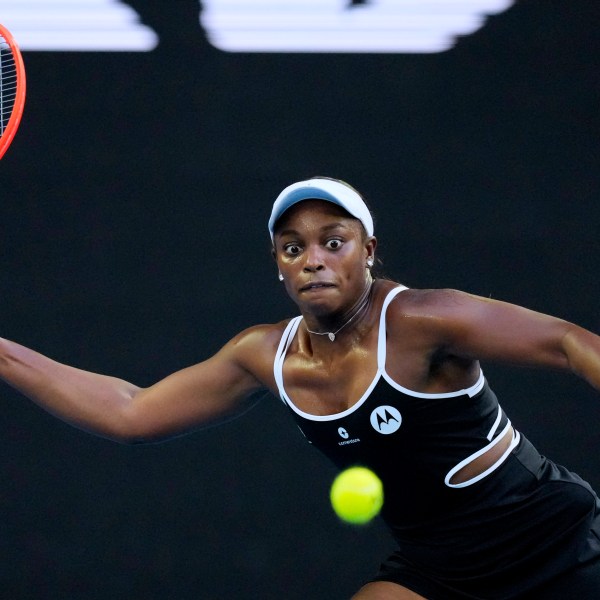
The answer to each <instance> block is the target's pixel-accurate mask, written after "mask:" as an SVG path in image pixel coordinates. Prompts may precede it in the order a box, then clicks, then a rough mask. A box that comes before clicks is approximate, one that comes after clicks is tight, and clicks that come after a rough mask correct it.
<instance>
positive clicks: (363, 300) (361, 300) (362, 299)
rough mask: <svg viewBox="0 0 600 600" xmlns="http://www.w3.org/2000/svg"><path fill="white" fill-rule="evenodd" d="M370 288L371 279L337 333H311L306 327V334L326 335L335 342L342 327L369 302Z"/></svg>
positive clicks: (371, 285)
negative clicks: (354, 308) (350, 314)
mask: <svg viewBox="0 0 600 600" xmlns="http://www.w3.org/2000/svg"><path fill="white" fill-rule="evenodd" d="M372 287H373V280H372V279H371V281H370V282H369V285H368V286H367V287H366V288H365V290H364V292H363V293H362V295H361V297H360V298H359V300H358V302H357V303H356V304H355V305H354V306H356V307H357V308H356V310H354V311H351V312H352V313H353V314H352V316H351V317H350V318H349V319H348V320H347V321H346V322H345V323H344V324H343V325H342V326H341V327H340V328H339V329H338V330H337V331H312V330H311V329H309V328H308V327H306V331H308V333H312V334H313V335H326V336H327V337H328V338H329V340H330V341H331V342H334V341H335V336H336V335H337V334H338V333H339V332H340V331H341V330H342V329H344V327H346V325H348V324H349V323H351V322H352V321H354V319H355V318H356V317H357V316H358V315H359V314H360V313H361V312H362V311H363V309H364V308H365V307H366V306H367V304H368V303H369V300H370V299H371V288H372Z"/></svg>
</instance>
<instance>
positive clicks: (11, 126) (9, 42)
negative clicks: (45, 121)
mask: <svg viewBox="0 0 600 600" xmlns="http://www.w3.org/2000/svg"><path fill="white" fill-rule="evenodd" d="M0 44H1V48H0V55H1V60H2V64H0V96H1V97H0V103H1V104H2V105H4V97H5V93H7V92H6V91H5V90H4V89H1V88H2V86H3V85H4V76H3V75H2V73H1V69H2V68H3V67H4V65H5V62H10V63H11V67H12V63H14V74H15V78H14V82H11V83H10V86H9V91H8V93H10V94H11V96H12V94H13V90H14V102H13V104H12V108H11V109H10V117H9V119H8V121H7V123H6V127H4V128H3V129H2V127H3V125H4V114H2V115H0V116H1V118H2V122H1V123H0V159H1V158H2V157H3V156H4V153H5V152H6V151H7V150H8V147H9V146H10V144H11V142H12V141H13V138H14V137H15V133H16V132H17V129H18V127H19V123H20V122H21V115H22V114H23V108H24V106H25V88H26V84H25V65H24V64H23V57H22V56H21V52H20V50H19V47H18V46H17V44H16V42H15V40H14V38H13V36H12V35H11V33H10V31H8V30H7V29H6V28H5V27H3V26H2V25H0ZM8 53H10V55H11V57H12V60H10V61H6V60H5V59H6V57H7V55H8ZM2 111H4V107H3V106H2Z"/></svg>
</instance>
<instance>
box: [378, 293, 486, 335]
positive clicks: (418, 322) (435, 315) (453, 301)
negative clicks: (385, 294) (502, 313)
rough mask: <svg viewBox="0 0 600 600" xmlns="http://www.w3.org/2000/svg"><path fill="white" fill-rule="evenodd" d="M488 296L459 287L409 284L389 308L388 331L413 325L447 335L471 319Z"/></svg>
mask: <svg viewBox="0 0 600 600" xmlns="http://www.w3.org/2000/svg"><path fill="white" fill-rule="evenodd" d="M481 301H484V302H485V299H484V298H477V297H476V296H473V295H471V294H468V293H467V292H463V291H460V290H455V289H448V288H440V289H414V288H408V289H406V290H404V291H402V292H401V293H399V294H397V295H396V296H395V298H394V299H393V301H392V302H391V303H390V305H389V307H388V309H387V312H386V322H387V323H388V331H390V332H393V331H395V330H396V328H401V329H402V331H406V328H407V327H408V328H410V329H411V330H414V331H419V332H421V333H422V334H425V333H430V334H433V335H435V336H436V337H437V336H438V335H441V336H445V335H447V334H448V333H450V332H453V331H456V329H457V328H459V327H460V326H461V323H462V324H464V323H465V322H467V321H468V320H469V318H470V317H471V316H472V315H473V311H474V310H476V307H477V305H478V304H479V303H480V302H481Z"/></svg>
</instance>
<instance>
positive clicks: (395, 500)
mask: <svg viewBox="0 0 600 600" xmlns="http://www.w3.org/2000/svg"><path fill="white" fill-rule="evenodd" d="M405 289H407V288H405V287H397V288H394V289H393V290H391V292H390V293H389V294H388V295H387V297H386V298H385V300H384V303H383V306H382V309H381V315H380V323H379V337H378V350H377V367H378V368H377V373H376V375H375V377H374V379H373V381H372V382H371V385H370V386H369V387H368V389H367V390H366V391H365V393H364V394H363V396H362V397H361V398H360V399H359V400H358V402H356V403H355V404H354V405H353V406H351V407H350V408H349V409H347V410H345V411H343V412H340V413H337V414H333V415H327V416H316V415H311V414H308V413H306V412H303V411H302V410H300V409H299V408H298V407H297V406H296V405H295V404H294V402H293V399H291V398H290V397H289V396H288V395H287V394H286V391H285V382H284V379H283V363H284V361H285V356H286V352H287V349H288V348H289V346H290V344H291V342H292V340H293V338H294V336H295V334H296V331H297V329H298V326H299V325H300V322H301V320H302V317H296V318H295V319H292V321H290V323H289V324H288V326H287V328H286V330H285V332H284V334H283V336H282V340H281V342H280V345H279V348H278V351H277V354H276V358H275V363H274V374H275V381H276V382H277V386H278V390H279V394H280V397H281V399H282V400H283V401H284V403H285V404H286V405H287V406H288V407H289V408H290V410H291V412H292V414H293V416H294V418H295V420H296V423H297V424H298V426H299V427H300V429H301V431H302V432H303V433H304V435H305V436H306V438H307V439H308V441H309V442H310V443H312V444H314V445H315V446H316V447H317V448H318V449H319V450H321V451H322V452H323V453H324V454H325V455H326V456H327V457H329V458H330V459H331V460H332V461H333V462H334V463H335V464H336V465H337V466H338V467H340V468H346V467H348V466H351V465H364V466H366V467H369V468H370V469H372V470H373V471H374V472H375V473H377V475H378V476H379V477H380V478H381V480H382V482H383V486H384V491H385V499H386V501H385V504H384V509H383V511H382V515H383V517H384V519H386V521H388V522H389V524H390V525H393V527H394V530H395V531H396V533H400V532H401V531H402V530H406V532H407V533H408V530H413V531H414V530H415V528H418V527H419V524H420V523H421V524H422V523H424V522H425V521H427V522H430V521H431V518H432V514H434V513H432V511H435V509H436V506H437V507H439V506H440V503H443V504H442V505H443V506H444V507H445V509H446V510H448V509H450V508H451V507H452V506H453V505H456V503H462V502H464V501H465V499H466V497H467V496H469V495H470V494H468V493H467V488H469V487H470V486H472V485H473V484H475V483H476V482H478V481H480V480H482V479H484V478H485V477H487V476H488V475H490V474H491V473H492V472H493V471H495V470H496V469H497V468H498V467H500V465H502V463H503V462H504V461H505V460H506V458H507V457H508V456H509V455H510V453H511V452H512V450H513V449H514V448H515V446H517V444H518V443H519V438H520V436H519V434H518V433H516V432H515V433H514V435H513V440H512V442H511V444H510V445H509V447H508V449H507V450H506V451H505V452H504V453H503V454H502V456H501V457H500V458H499V459H498V461H497V462H496V463H495V464H493V465H492V466H491V467H490V468H488V469H487V470H486V471H485V472H483V473H481V474H480V475H478V476H476V477H473V478H472V479H469V480H467V481H463V482H456V480H455V479H453V476H454V475H455V473H457V472H458V471H459V470H460V469H462V468H463V467H465V466H466V465H468V464H469V463H470V462H472V461H473V460H475V459H476V458H477V457H479V456H480V455H481V454H483V453H484V452H486V451H487V450H489V449H490V448H491V447H493V446H494V445H495V444H496V443H498V442H500V441H501V439H502V438H503V437H504V434H505V433H506V432H507V431H508V430H509V428H510V426H511V423H510V421H509V419H508V418H507V417H506V415H505V414H504V412H503V411H502V409H501V408H500V406H499V404H498V400H497V399H496V396H495V394H494V393H493V392H492V391H491V389H490V388H489V386H488V385H487V382H486V381H485V379H484V377H483V373H482V372H480V375H479V379H478V380H477V382H476V383H475V384H474V385H472V386H471V387H469V388H467V389H464V390H457V391H455V392H449V393H443V394H426V393H421V392H414V391H412V390H409V389H407V388H405V387H403V386H402V385H400V384H399V383H397V382H396V381H394V380H393V379H392V378H391V377H390V376H389V375H388V374H387V372H386V370H385V364H386V319H385V316H386V311H387V307H388V306H389V304H390V302H391V301H392V300H393V299H394V298H395V297H396V295H397V294H399V293H400V292H402V291H404V290H405ZM476 487H477V486H476Z"/></svg>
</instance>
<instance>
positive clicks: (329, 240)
mask: <svg viewBox="0 0 600 600" xmlns="http://www.w3.org/2000/svg"><path fill="white" fill-rule="evenodd" d="M376 243H377V242H376V240H375V238H374V237H367V236H366V234H365V231H364V229H363V227H362V224H361V223H360V221H359V220H357V219H354V218H352V217H350V216H349V215H348V213H347V212H346V211H345V210H344V209H342V208H341V207H339V206H337V205H336V204H333V203H331V202H326V201H323V200H304V201H302V202H299V203H298V204H296V205H294V206H292V207H291V208H289V209H288V210H287V211H286V212H285V213H284V214H283V216H282V217H281V219H280V220H279V221H278V223H277V226H276V230H275V235H274V246H275V248H274V251H275V258H276V260H277V266H278V267H279V271H280V272H281V274H282V275H283V281H284V283H285V287H286V290H287V292H288V294H289V295H290V297H291V298H292V300H294V302H296V304H297V305H298V307H299V308H300V310H301V311H302V312H305V311H307V312H310V313H312V314H314V315H315V316H325V315H331V314H334V313H337V312H340V311H341V312H343V311H345V310H347V309H348V308H349V307H351V306H352V305H353V304H354V303H355V302H356V300H357V299H358V297H359V296H360V294H361V293H362V292H363V291H364V288H365V282H366V278H367V268H366V263H367V259H368V258H372V257H373V253H374V251H375V246H376Z"/></svg>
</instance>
